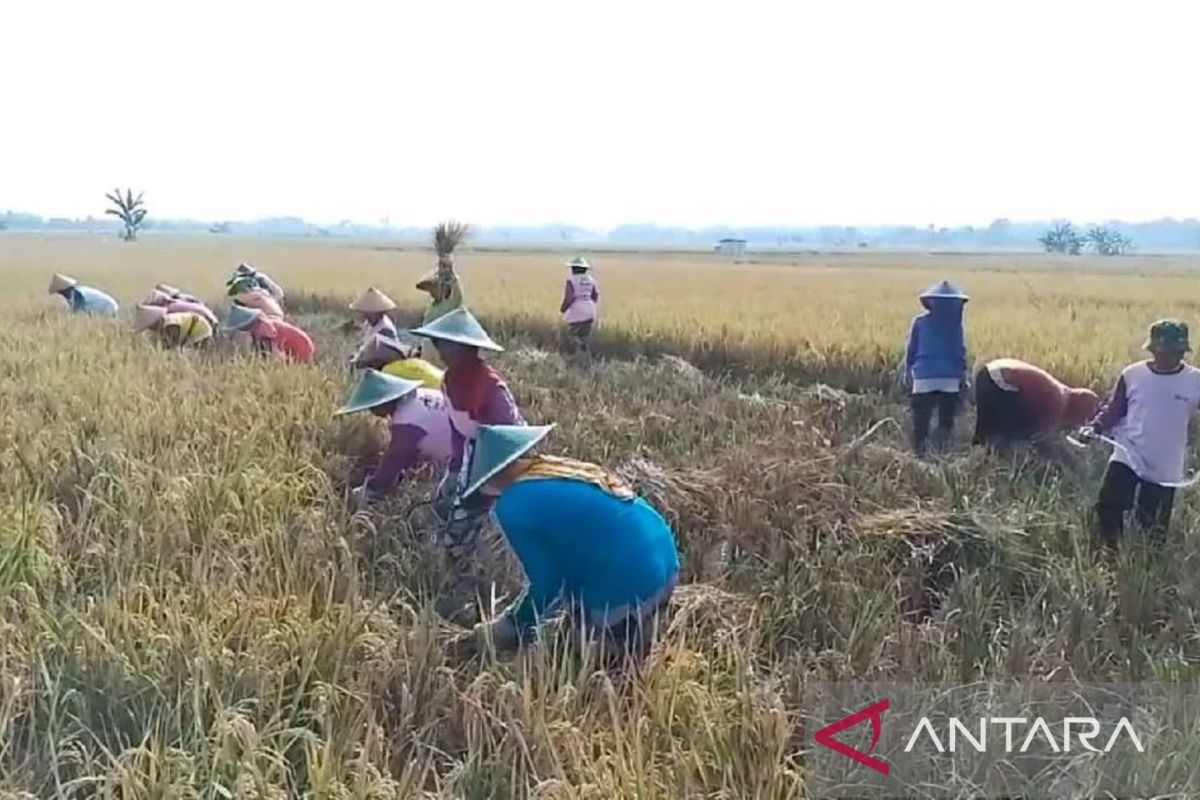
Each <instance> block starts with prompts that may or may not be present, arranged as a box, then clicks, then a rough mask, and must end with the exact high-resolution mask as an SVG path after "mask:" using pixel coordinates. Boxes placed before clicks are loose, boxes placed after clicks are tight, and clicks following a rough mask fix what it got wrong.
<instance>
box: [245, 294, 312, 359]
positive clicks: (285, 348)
mask: <svg viewBox="0 0 1200 800" xmlns="http://www.w3.org/2000/svg"><path fill="white" fill-rule="evenodd" d="M225 328H226V330H230V331H246V332H247V333H249V334H250V341H251V342H253V344H254V347H255V349H256V350H258V351H259V352H260V353H263V354H274V355H277V356H279V357H281V358H285V359H288V360H291V361H303V362H311V361H312V360H313V356H314V355H315V354H316V346H315V345H313V340H312V339H311V338H310V337H309V335H308V334H307V333H305V332H304V331H302V330H300V328H298V327H296V326H295V325H293V324H291V323H290V322H284V321H283V320H281V319H269V318H268V317H267V316H266V315H265V314H263V312H261V311H259V310H258V309H256V308H246V307H245V306H239V305H235V306H232V307H231V308H230V309H229V318H228V319H226V320H225Z"/></svg>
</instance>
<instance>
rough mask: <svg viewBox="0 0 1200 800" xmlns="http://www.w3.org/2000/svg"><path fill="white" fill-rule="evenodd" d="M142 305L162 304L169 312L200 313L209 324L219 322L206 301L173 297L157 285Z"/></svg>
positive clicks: (213, 324) (214, 324)
mask: <svg viewBox="0 0 1200 800" xmlns="http://www.w3.org/2000/svg"><path fill="white" fill-rule="evenodd" d="M142 305H144V306H160V307H162V308H165V309H166V310H167V313H168V314H182V313H191V314H199V315H200V316H202V317H204V319H206V320H208V323H209V325H212V326H214V327H215V326H216V324H217V315H216V314H215V313H213V310H212V309H211V308H209V307H208V306H206V305H205V304H204V303H202V302H200V301H198V300H184V299H183V298H182V297H172V296H171V295H170V294H168V293H167V292H164V291H163V290H162V289H159V288H157V287H155V288H154V289H152V290H151V291H150V294H149V295H147V296H146V299H145V300H143V301H142Z"/></svg>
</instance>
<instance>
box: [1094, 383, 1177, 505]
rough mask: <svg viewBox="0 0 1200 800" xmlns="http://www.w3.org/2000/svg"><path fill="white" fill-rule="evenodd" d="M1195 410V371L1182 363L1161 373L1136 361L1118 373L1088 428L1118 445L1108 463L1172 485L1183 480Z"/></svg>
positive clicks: (1151, 480)
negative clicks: (1172, 369) (1170, 370)
mask: <svg viewBox="0 0 1200 800" xmlns="http://www.w3.org/2000/svg"><path fill="white" fill-rule="evenodd" d="M1198 408H1200V369H1196V368H1195V367H1193V366H1191V365H1189V364H1183V365H1181V366H1180V367H1179V369H1178V370H1176V371H1174V372H1169V373H1163V372H1156V371H1155V370H1154V369H1153V368H1152V367H1151V366H1150V363H1149V362H1146V361H1142V362H1139V363H1137V364H1131V365H1130V366H1128V367H1126V368H1125V369H1124V370H1122V371H1121V377H1120V378H1119V379H1118V380H1117V386H1116V389H1114V390H1113V393H1112V397H1111V398H1110V399H1109V401H1108V403H1107V404H1106V405H1105V407H1104V408H1103V409H1102V410H1101V411H1100V414H1099V415H1098V416H1097V417H1096V419H1095V420H1093V421H1092V427H1093V428H1094V429H1095V430H1096V432H1098V433H1104V434H1109V435H1111V436H1112V438H1113V439H1114V440H1115V441H1117V442H1118V443H1119V444H1120V445H1121V446H1120V447H1117V448H1114V450H1113V455H1112V459H1113V460H1114V461H1117V462H1120V463H1122V464H1125V466H1127V467H1129V468H1130V469H1132V470H1133V471H1134V472H1135V473H1136V474H1137V475H1138V477H1140V478H1142V479H1143V480H1147V481H1150V482H1152V483H1174V482H1177V481H1180V480H1183V472H1184V466H1185V463H1186V461H1187V442H1188V423H1189V421H1190V420H1191V416H1192V413H1193V412H1194V411H1195V410H1197V409H1198Z"/></svg>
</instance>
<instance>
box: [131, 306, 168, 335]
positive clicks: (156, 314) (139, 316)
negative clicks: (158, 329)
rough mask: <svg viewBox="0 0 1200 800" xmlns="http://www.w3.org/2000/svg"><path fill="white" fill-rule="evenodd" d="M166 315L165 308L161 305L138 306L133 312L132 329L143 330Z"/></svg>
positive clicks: (152, 325)
mask: <svg viewBox="0 0 1200 800" xmlns="http://www.w3.org/2000/svg"><path fill="white" fill-rule="evenodd" d="M166 315H167V310H166V309H165V308H163V307H162V306H138V307H137V308H136V309H134V312H133V329H134V330H135V331H144V330H146V329H147V328H152V327H154V325H155V324H156V323H157V322H158V321H159V320H161V319H162V318H163V317H165V316H166Z"/></svg>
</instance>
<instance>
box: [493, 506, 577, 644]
mask: <svg viewBox="0 0 1200 800" xmlns="http://www.w3.org/2000/svg"><path fill="white" fill-rule="evenodd" d="M497 518H498V520H499V522H500V526H501V528H503V530H504V538H505V539H506V540H507V541H508V543H509V545H510V546H511V547H512V549H513V552H514V553H515V554H516V556H517V559H518V560H519V561H520V562H521V569H522V570H523V571H524V572H525V579H526V580H527V581H528V583H527V585H526V586H525V589H524V590H523V591H522V592H521V594H520V595H519V596H518V597H517V599H516V601H514V602H513V604H512V605H510V606H509V607H508V609H507V610H506V611H505V612H504V616H505V617H507V618H508V619H509V620H510V621H511V622H512V623H513V625H514V626H515V628H516V630H517V634H518V635H519V636H521V637H522V638H524V637H525V636H527V635H528V634H529V633H530V632H531V631H532V630H533V628H534V626H536V625H537V623H538V621H539V620H541V619H543V618H545V617H546V616H548V615H550V614H552V613H554V611H555V610H556V609H557V608H558V604H559V601H560V600H561V599H562V594H563V588H564V586H565V580H564V576H563V575H562V573H561V572H560V570H559V565H558V564H557V563H556V561H555V559H554V557H553V554H552V552H551V550H550V549H549V548H548V547H547V542H546V535H547V530H546V529H547V521H546V520H545V519H539V515H538V512H537V509H534V508H532V507H526V506H524V505H521V506H518V507H516V508H513V507H512V505H508V506H506V507H505V508H504V509H503V512H502V513H498V514H497Z"/></svg>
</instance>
